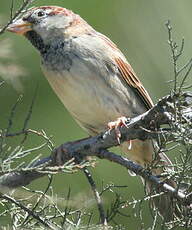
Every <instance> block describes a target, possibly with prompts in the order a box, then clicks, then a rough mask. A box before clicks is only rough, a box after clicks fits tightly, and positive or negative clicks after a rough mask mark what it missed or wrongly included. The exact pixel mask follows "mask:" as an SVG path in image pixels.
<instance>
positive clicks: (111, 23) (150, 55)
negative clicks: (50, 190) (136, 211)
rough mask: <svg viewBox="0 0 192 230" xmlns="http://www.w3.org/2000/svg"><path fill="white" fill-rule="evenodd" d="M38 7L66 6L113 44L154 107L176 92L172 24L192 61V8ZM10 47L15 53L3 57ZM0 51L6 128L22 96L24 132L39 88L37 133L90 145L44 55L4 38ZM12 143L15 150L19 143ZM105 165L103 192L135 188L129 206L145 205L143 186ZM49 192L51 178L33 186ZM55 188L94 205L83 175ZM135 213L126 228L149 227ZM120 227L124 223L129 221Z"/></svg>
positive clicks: (150, 0) (100, 170) (59, 181)
mask: <svg viewBox="0 0 192 230" xmlns="http://www.w3.org/2000/svg"><path fill="white" fill-rule="evenodd" d="M21 2H22V1H21V0H17V1H15V5H14V8H15V9H17V7H18V6H19V5H20V4H21ZM10 5H11V0H6V1H5V0H1V2H0V24H1V25H2V24H3V23H4V22H6V20H8V18H9V9H10ZM34 5H36V6H38V5H59V6H63V7H66V8H69V9H72V10H73V11H74V12H76V13H78V14H80V15H81V16H82V17H83V18H84V19H85V20H87V22H89V23H90V24H91V25H92V26H93V27H94V28H95V29H96V30H98V31H99V32H101V33H103V34H105V35H107V36H108V37H109V38H111V39H112V41H114V42H115V43H116V44H117V45H118V47H119V48H120V49H121V50H122V52H123V53H124V54H125V56H126V57H127V58H128V61H129V62H130V63H131V65H132V67H133V69H134V70H135V72H136V73H137V75H138V76H139V77H140V79H141V81H142V82H143V84H144V86H145V88H146V89H147V90H148V91H149V93H150V95H151V96H152V98H153V100H154V102H156V101H157V100H158V98H160V97H162V96H164V95H166V94H168V93H169V92H170V89H171V87H172V85H171V84H170V83H168V81H169V80H170V79H173V71H172V69H173V67H172V63H171V55H170V50H169V46H168V44H167V38H168V33H167V29H166V27H165V22H166V21H167V20H168V19H170V20H171V23H172V26H173V28H174V29H173V32H174V36H175V38H176V41H178V42H179V43H180V41H181V38H182V37H184V38H185V49H184V51H185V54H184V55H183V57H182V58H183V59H182V60H181V64H182V63H184V62H185V61H186V60H188V59H189V58H190V57H191V56H192V47H191V40H192V33H191V29H192V22H191V21H192V15H191V10H192V1H191V0H184V1H181V0H169V1H167V0H161V1H159V0H147V1H144V0H118V1H117V0H102V1H101V0H91V1H90V0H63V1H62V0H46V1H44V0H37V1H35V3H34ZM7 39H8V40H7ZM5 46H6V48H7V51H6V50H5V51H3V49H4V48H5ZM0 49H1V50H0V64H1V65H2V66H0V76H1V77H2V78H3V79H4V80H5V81H6V83H5V84H4V85H3V86H1V89H0V108H1V109H0V118H1V119H0V127H2V128H5V127H7V122H8V116H9V113H10V108H11V107H12V106H13V104H14V103H15V102H16V99H17V98H18V96H19V95H20V94H23V99H22V103H20V105H19V106H18V108H17V110H16V115H15V118H14V124H13V128H12V131H15V130H19V129H21V127H22V124H23V120H24V119H25V117H26V114H27V111H28V109H29V106H30V104H31V101H32V98H33V96H34V92H35V90H36V88H37V87H38V90H37V96H36V99H35V105H34V108H33V113H32V117H31V119H30V122H29V127H30V128H33V129H37V130H41V129H43V130H45V131H46V133H47V134H48V135H53V142H54V144H55V146H58V145H59V144H61V143H64V142H66V141H70V140H76V139H79V138H83V137H86V136H87V134H86V133H84V132H83V131H82V130H81V128H79V126H78V125H77V124H76V123H75V122H74V121H73V119H72V118H71V116H70V115H69V113H68V112H67V111H66V110H65V108H64V106H63V105H62V103H61V102H60V101H59V100H58V98H57V97H56V95H55V94H54V92H53V91H52V89H51V88H50V86H49V84H48V82H47V81H46V80H45V78H44V76H43V74H42V72H41V69H40V65H39V62H40V61H39V59H40V58H39V55H38V53H37V52H36V50H35V49H34V48H33V47H32V46H31V44H30V43H29V42H28V41H26V40H25V38H23V37H21V36H16V35H14V34H11V33H4V34H3V35H2V36H0ZM3 52H5V55H3V54H4V53H3ZM6 52H7V53H8V54H7V53H6ZM2 53H3V54H2ZM10 63H13V64H16V65H18V66H20V68H19V67H18V69H17V67H14V66H12V67H11V66H10V69H8V70H7V72H6V69H4V68H5V66H6V65H10ZM1 67H2V68H1ZM14 68H16V69H14ZM22 69H23V70H22ZM14 77H15V78H14ZM10 143H11V144H12V145H14V144H15V143H16V141H15V142H14V141H11V142H10ZM39 143H40V141H39V139H38V140H37V139H36V138H30V142H28V143H27V144H28V146H31V147H32V146H33V147H34V146H36V145H38V144H39ZM43 153H44V156H46V154H48V153H49V151H48V150H43ZM35 156H36V155H35ZM35 156H32V158H33V157H35ZM172 158H173V156H172ZM97 162H98V163H97V166H96V167H95V168H94V170H92V171H93V173H94V178H95V179H96V181H97V184H98V185H99V186H101V183H102V181H104V183H108V182H114V183H115V184H117V185H128V189H126V191H124V190H121V193H122V196H123V198H124V199H131V198H132V197H135V198H140V197H142V195H143V188H142V186H141V183H140V180H139V178H135V177H134V178H131V177H130V176H128V174H127V171H126V170H124V169H123V168H121V167H119V166H117V165H115V164H112V163H110V162H107V161H104V160H102V161H100V160H98V161H97ZM46 184H47V180H46V178H43V179H39V180H38V181H35V182H33V183H32V185H31V187H33V188H37V189H41V188H42V189H43V187H45V185H46ZM53 185H54V190H55V192H56V193H57V194H58V196H60V197H63V196H66V194H67V191H68V188H69V186H70V187H71V189H72V195H73V197H74V199H76V202H77V203H79V205H80V204H82V205H85V203H86V202H85V200H86V199H88V197H89V198H90V199H91V196H92V195H91V192H90V188H89V186H88V184H87V182H86V179H85V177H84V175H83V174H82V173H81V172H79V173H75V174H72V175H61V174H60V175H56V176H55V177H54V183H53ZM83 197H84V198H85V199H83ZM81 199H82V200H81ZM143 211H144V219H143V223H144V227H145V228H146V229H147V227H148V226H150V223H151V215H150V213H149V212H148V207H147V205H146V206H145V209H144V210H143ZM127 212H128V214H129V215H130V218H128V219H126V220H124V222H126V223H125V224H127V226H129V229H141V228H140V226H141V223H140V221H138V218H137V217H134V215H133V213H132V211H131V209H127ZM116 220H117V222H122V223H123V218H120V219H119V220H118V218H117V219H116Z"/></svg>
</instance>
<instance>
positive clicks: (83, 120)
mask: <svg viewBox="0 0 192 230" xmlns="http://www.w3.org/2000/svg"><path fill="white" fill-rule="evenodd" d="M88 62H89V61H88ZM43 72H44V74H45V76H46V78H47V80H48V81H49V83H50V85H51V87H52V88H53V90H54V91H55V93H56V94H57V96H58V97H59V98H60V100H61V101H62V103H63V104H64V105H65V107H66V108H67V109H68V111H69V112H70V113H71V114H72V116H73V117H74V118H75V120H77V122H78V123H79V124H80V125H81V126H82V127H83V128H84V129H86V130H87V131H88V132H89V133H90V134H91V135H92V134H95V133H98V132H100V131H103V130H104V129H106V127H107V123H108V122H109V121H112V120H115V119H117V118H118V117H119V116H130V117H132V116H134V115H136V114H137V113H138V111H136V109H134V108H133V105H134V100H136V98H134V97H132V94H133V92H132V90H131V89H128V88H127V87H125V86H124V85H123V84H122V83H121V81H120V80H119V78H118V76H113V77H111V78H109V82H106V80H105V79H104V77H103V76H101V73H100V72H99V71H97V70H94V69H91V68H89V67H88V66H87V65H86V64H85V63H83V62H82V61H80V60H78V58H74V59H73V64H72V67H71V68H70V70H62V71H51V70H49V71H47V69H46V67H44V68H43ZM106 74H107V72H106ZM110 79H111V80H110ZM130 94H131V95H130ZM134 113H136V114H134Z"/></svg>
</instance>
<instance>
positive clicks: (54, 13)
mask: <svg viewBox="0 0 192 230" xmlns="http://www.w3.org/2000/svg"><path fill="white" fill-rule="evenodd" d="M90 28H91V27H90V26H88V24H87V23H86V22H85V21H84V20H83V19H82V18H81V17H80V16H79V15H77V14H75V13H73V12H72V11H71V10H68V9H65V8H62V7H58V6H40V7H34V8H31V9H29V10H28V11H27V12H26V14H24V15H23V17H22V18H20V19H17V20H16V21H14V22H13V23H12V24H11V25H9V27H8V28H7V30H8V31H10V32H13V33H16V34H20V35H24V36H25V37H27V38H28V39H29V40H30V41H31V42H32V43H33V45H35V46H36V48H38V47H37V46H38V44H36V43H37V42H41V43H44V44H48V43H50V41H54V40H55V39H56V38H62V37H64V38H67V37H70V36H75V35H76V34H78V35H79V34H81V33H84V32H86V30H87V29H90Z"/></svg>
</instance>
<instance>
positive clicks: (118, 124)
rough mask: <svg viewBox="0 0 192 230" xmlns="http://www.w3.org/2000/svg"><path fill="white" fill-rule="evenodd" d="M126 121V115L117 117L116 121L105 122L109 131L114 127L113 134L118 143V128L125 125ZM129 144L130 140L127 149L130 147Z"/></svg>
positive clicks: (119, 137)
mask: <svg viewBox="0 0 192 230" xmlns="http://www.w3.org/2000/svg"><path fill="white" fill-rule="evenodd" d="M126 122H127V118H126V117H119V118H118V119H117V120H116V121H111V122H109V123H108V124H107V126H108V128H109V131H111V130H112V129H115V135H116V138H117V141H118V143H119V144H121V142H120V139H121V132H120V130H119V128H120V127H122V126H125V127H127V124H126ZM130 146H131V142H130V144H129V147H128V149H129V148H130Z"/></svg>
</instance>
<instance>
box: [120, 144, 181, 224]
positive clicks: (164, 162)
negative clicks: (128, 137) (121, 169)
mask: <svg viewBox="0 0 192 230" xmlns="http://www.w3.org/2000/svg"><path fill="white" fill-rule="evenodd" d="M121 147H122V151H123V153H125V154H126V155H127V156H128V158H129V159H130V160H132V161H134V162H136V163H138V164H140V165H142V166H143V167H150V168H152V170H151V171H152V173H153V174H154V175H161V174H162V173H163V172H166V173H168V174H169V172H171V171H172V170H173V166H172V163H171V161H170V159H169V158H168V157H167V156H166V155H165V154H164V153H159V154H154V151H155V150H154V144H153V143H152V141H150V140H147V141H140V140H133V143H132V149H131V150H130V151H129V150H128V148H127V144H126V143H123V144H122V146H121ZM154 155H157V156H155V160H154V159H153V158H154ZM153 166H154V167H153ZM170 175H171V173H170ZM162 178H163V177H162ZM141 180H142V182H143V184H144V186H145V188H146V192H147V194H148V195H151V196H154V195H155V196H154V198H153V199H152V200H151V201H152V202H151V205H152V206H153V207H156V208H157V209H158V212H159V214H160V215H161V216H162V217H163V218H164V220H165V221H166V222H167V221H171V220H173V219H174V217H176V216H177V217H179V216H180V209H179V207H178V206H177V202H176V200H174V198H172V197H171V196H170V195H169V194H166V193H163V191H161V190H159V191H157V188H156V187H154V185H153V184H152V183H151V182H149V181H144V179H143V178H141ZM162 181H164V182H165V183H167V184H169V185H170V186H172V187H174V188H176V183H175V182H174V181H173V180H172V179H162ZM161 193H162V194H161ZM158 194H159V195H158Z"/></svg>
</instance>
